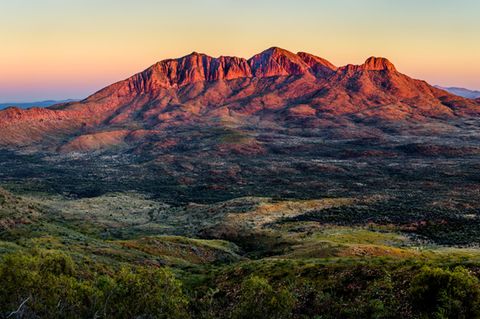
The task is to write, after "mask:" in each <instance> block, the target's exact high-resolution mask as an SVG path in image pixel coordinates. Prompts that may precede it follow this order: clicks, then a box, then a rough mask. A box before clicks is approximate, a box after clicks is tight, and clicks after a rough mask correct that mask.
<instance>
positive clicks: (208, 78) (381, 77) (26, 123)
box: [0, 48, 480, 153]
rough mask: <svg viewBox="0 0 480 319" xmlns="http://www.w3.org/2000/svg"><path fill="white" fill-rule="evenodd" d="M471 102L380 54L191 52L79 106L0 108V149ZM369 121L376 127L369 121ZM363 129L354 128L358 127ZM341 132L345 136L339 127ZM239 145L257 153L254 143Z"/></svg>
mask: <svg viewBox="0 0 480 319" xmlns="http://www.w3.org/2000/svg"><path fill="white" fill-rule="evenodd" d="M479 111H480V106H479V103H478V102H476V101H474V100H469V99H465V98H461V97H458V96H455V95H452V94H450V93H448V92H446V91H443V90H440V89H437V88H435V87H433V86H430V85H429V84H428V83H426V82H424V81H420V80H414V79H412V78H410V77H408V76H406V75H404V74H402V73H400V72H398V71H397V69H396V68H395V66H394V65H393V64H392V63H390V61H388V60H387V59H385V58H375V57H372V58H369V59H367V61H365V63H364V64H362V65H347V66H343V67H338V68H337V67H335V66H334V65H333V64H331V63H330V62H328V61H326V60H325V59H322V58H320V57H316V56H313V55H311V54H308V53H298V54H294V53H291V52H289V51H286V50H283V49H280V48H270V49H268V50H266V51H264V52H262V53H260V54H257V55H255V56H254V57H252V58H251V59H249V60H246V59H243V58H237V57H219V58H213V57H210V56H207V55H204V54H199V53H195V52H194V53H192V54H190V55H188V56H185V57H182V58H179V59H169V60H164V61H161V62H158V63H156V64H154V65H152V66H151V67H149V68H148V69H146V70H145V71H143V72H141V73H138V74H136V75H134V76H132V77H130V78H128V79H126V80H123V81H120V82H117V83H115V84H112V85H110V86H108V87H106V88H104V89H102V90H100V91H99V92H97V93H95V94H93V95H92V96H90V97H88V98H86V99H85V100H83V101H80V102H72V103H64V104H59V105H55V106H52V107H49V108H45V109H40V108H32V109H29V110H21V109H18V108H9V109H6V110H4V111H1V112H0V145H2V146H6V147H13V148H18V147H33V148H34V149H44V150H48V151H59V152H63V153H65V152H67V153H68V152H73V151H80V152H89V151H94V150H99V149H108V148H111V147H133V148H138V147H140V149H141V151H142V150H144V149H146V148H150V149H151V148H154V149H158V148H162V147H165V146H166V147H168V146H169V145H170V146H171V145H173V144H175V145H176V144H178V143H179V141H177V140H175V139H174V138H173V139H172V138H171V137H170V136H169V132H173V131H175V132H178V131H185V130H192V129H193V130H195V131H197V130H198V127H203V128H212V127H215V128H218V127H221V128H229V129H248V130H254V131H261V130H269V131H284V130H286V129H292V128H301V129H308V130H311V131H318V130H323V129H325V128H327V129H331V131H332V132H333V133H335V134H337V135H338V134H340V135H345V134H351V132H350V131H351V129H352V128H353V127H355V129H356V131H357V133H356V134H362V128H360V127H359V125H357V123H358V122H359V121H361V122H363V123H371V124H372V125H374V126H375V125H377V124H378V123H392V122H408V123H421V122H427V121H432V120H433V121H437V120H442V119H443V120H446V119H454V118H464V117H469V116H476V115H478V114H479ZM377 126H378V125H377ZM368 130H369V129H363V131H365V132H368ZM349 132H350V133H349ZM244 144H247V146H246V148H247V149H250V151H253V152H261V150H260V148H261V147H260V146H259V145H258V142H257V141H256V140H255V139H249V140H248V141H247V142H246V143H244Z"/></svg>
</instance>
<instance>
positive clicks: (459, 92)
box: [435, 85, 480, 99]
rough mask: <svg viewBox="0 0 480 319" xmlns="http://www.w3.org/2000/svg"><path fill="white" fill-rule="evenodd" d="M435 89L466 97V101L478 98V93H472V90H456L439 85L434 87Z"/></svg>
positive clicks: (455, 88) (479, 94)
mask: <svg viewBox="0 0 480 319" xmlns="http://www.w3.org/2000/svg"><path fill="white" fill-rule="evenodd" d="M435 87H436V88H439V89H442V90H445V91H447V92H450V93H452V94H455V95H458V96H462V97H466V98H468V99H477V98H480V91H474V90H469V89H464V88H458V87H442V86H439V85H435Z"/></svg>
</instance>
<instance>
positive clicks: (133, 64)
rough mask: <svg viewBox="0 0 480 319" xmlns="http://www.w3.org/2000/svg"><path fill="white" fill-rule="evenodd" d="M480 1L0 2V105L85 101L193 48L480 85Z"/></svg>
mask: <svg viewBox="0 0 480 319" xmlns="http://www.w3.org/2000/svg"><path fill="white" fill-rule="evenodd" d="M479 14H480V1H478V0H291V1H286V0H173V1H166V0H135V1H132V0H128V1H127V0H15V1H13V0H0V41H1V42H0V43H1V46H0V102H16V101H17V102H18V101H21V102H28V101H38V100H45V99H66V98H84V97H86V96H88V95H90V94H92V93H94V92H95V91H97V90H99V89H101V88H102V87H105V86H107V85H109V84H111V83H113V82H116V81H119V80H122V79H124V78H127V77H129V76H130V75H133V74H135V73H137V72H140V71H142V70H144V69H145V68H147V67H148V66H150V65H152V64H154V63H155V62H157V61H160V60H162V59H165V58H173V57H180V56H184V55H186V54H189V53H191V52H192V51H197V52H202V53H206V54H209V55H212V56H219V55H235V56H242V57H245V58H249V57H251V56H252V55H254V54H256V53H259V52H261V51H263V50H265V49H267V48H269V47H271V46H278V47H282V48H284V49H287V50H290V51H293V52H298V51H306V52H309V53H312V54H315V55H318V56H321V57H323V58H326V59H328V60H330V61H331V62H332V63H334V64H336V65H338V66H341V65H345V64H348V63H353V64H360V63H363V61H364V60H365V59H366V58H368V57H369V56H384V57H387V58H388V59H390V60H391V61H392V62H393V63H394V64H395V65H396V67H397V69H398V70H400V71H401V72H402V73H405V74H408V75H410V76H412V77H415V78H419V79H424V80H427V81H428V82H430V83H432V84H439V85H444V86H461V87H466V88H471V89H480V41H479V36H480V18H479Z"/></svg>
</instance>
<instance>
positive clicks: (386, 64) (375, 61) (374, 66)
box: [362, 56, 397, 71]
mask: <svg viewBox="0 0 480 319" xmlns="http://www.w3.org/2000/svg"><path fill="white" fill-rule="evenodd" d="M362 67H363V69H364V70H367V71H383V70H388V71H396V70H397V69H396V68H395V66H394V65H393V64H392V63H391V62H390V61H389V60H388V59H386V58H382V57H373V56H372V57H370V58H368V59H367V60H366V61H365V63H364V64H363V65H362Z"/></svg>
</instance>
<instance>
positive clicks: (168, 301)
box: [106, 267, 188, 319]
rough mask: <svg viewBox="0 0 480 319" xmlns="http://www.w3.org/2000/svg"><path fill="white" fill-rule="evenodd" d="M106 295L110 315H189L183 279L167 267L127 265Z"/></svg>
mask: <svg viewBox="0 0 480 319" xmlns="http://www.w3.org/2000/svg"><path fill="white" fill-rule="evenodd" d="M107 287H108V285H107ZM106 294H107V296H108V297H107V298H108V300H107V301H106V316H107V317H112V318H138V317H141V318H168V319H175V318H182V319H183V318H187V317H188V312H187V306H188V300H187V298H186V297H185V295H184V294H183V292H182V288H181V284H180V282H179V281H178V280H176V279H175V278H174V276H173V274H172V272H171V271H169V270H167V269H163V268H154V267H150V268H147V267H137V268H131V267H124V268H122V269H121V270H120V271H119V272H118V273H117V274H116V275H115V276H114V278H113V281H112V282H111V283H110V287H109V289H107V292H106Z"/></svg>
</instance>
